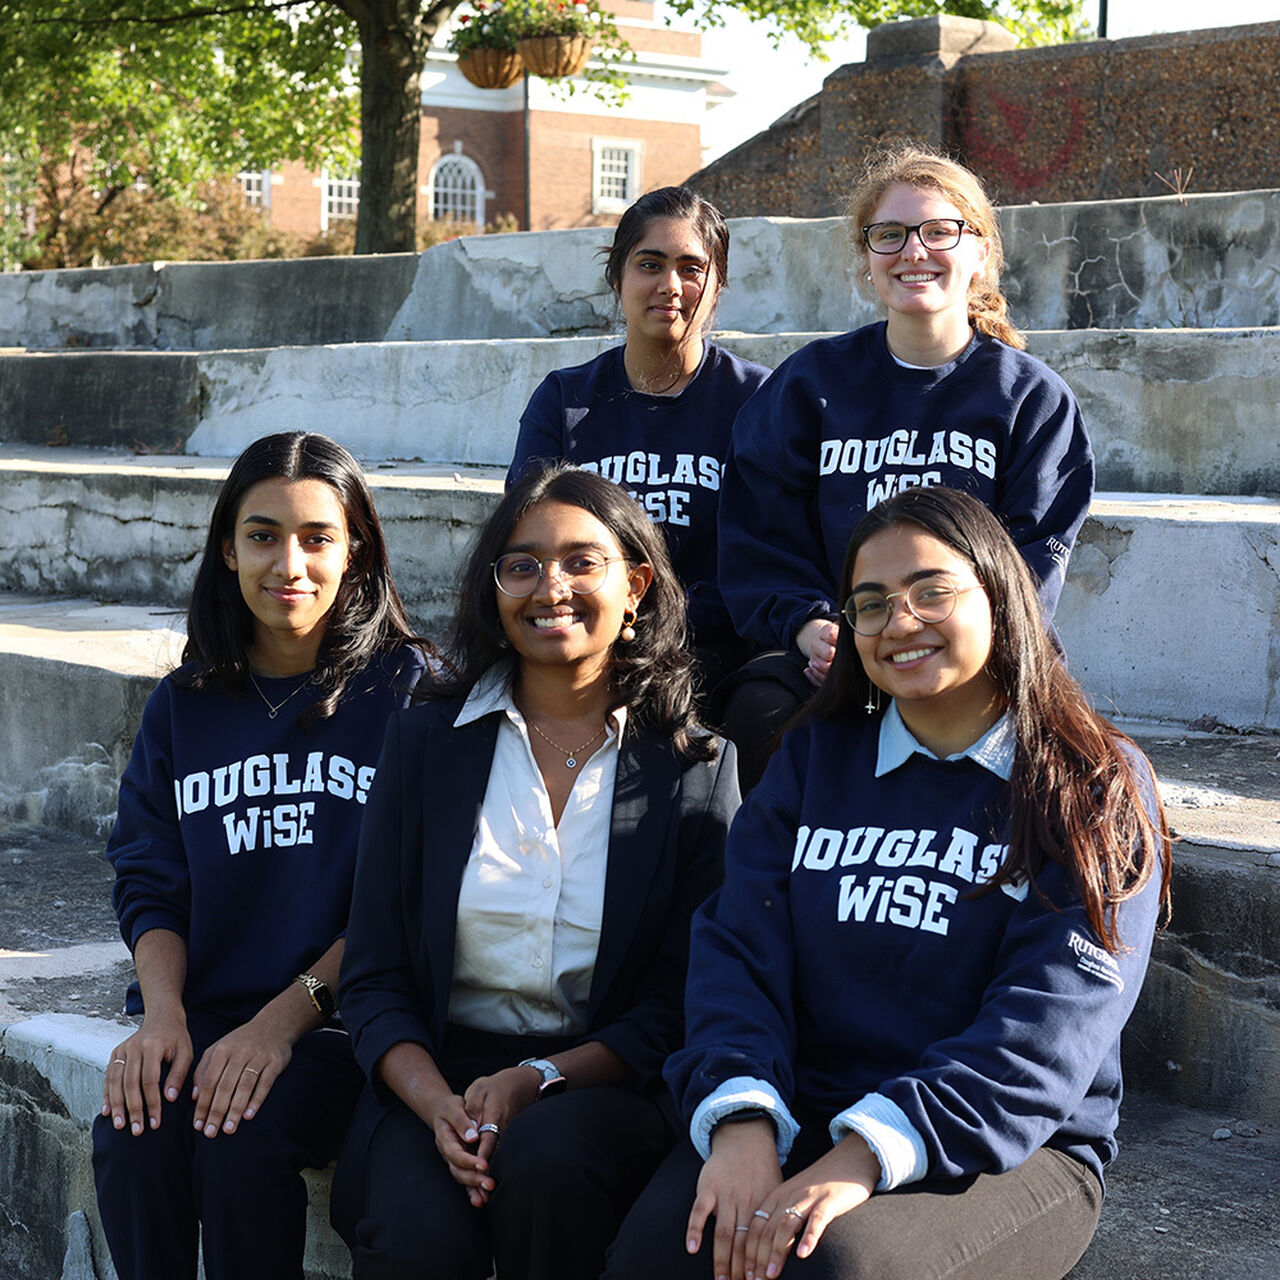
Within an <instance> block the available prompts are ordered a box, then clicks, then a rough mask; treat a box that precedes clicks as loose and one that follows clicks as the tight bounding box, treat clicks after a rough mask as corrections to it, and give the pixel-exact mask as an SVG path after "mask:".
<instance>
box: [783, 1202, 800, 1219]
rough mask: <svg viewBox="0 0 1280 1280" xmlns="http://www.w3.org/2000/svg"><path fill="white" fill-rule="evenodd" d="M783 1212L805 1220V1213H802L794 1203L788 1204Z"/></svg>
mask: <svg viewBox="0 0 1280 1280" xmlns="http://www.w3.org/2000/svg"><path fill="white" fill-rule="evenodd" d="M782 1212H783V1213H785V1214H787V1215H788V1216H789V1217H792V1218H799V1219H800V1221H801V1222H803V1221H804V1214H803V1213H801V1212H800V1210H799V1209H797V1208H796V1207H795V1205H793V1204H790V1205H788V1206H787V1207H786V1208H785V1209H783V1211H782Z"/></svg>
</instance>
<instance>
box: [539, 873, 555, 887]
mask: <svg viewBox="0 0 1280 1280" xmlns="http://www.w3.org/2000/svg"><path fill="white" fill-rule="evenodd" d="M554 883H555V881H554V880H552V878H551V877H550V876H548V877H547V878H546V879H545V880H544V881H543V882H542V887H543V888H544V889H550V888H551V886H552V885H553V884H554Z"/></svg>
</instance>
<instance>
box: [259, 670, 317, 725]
mask: <svg viewBox="0 0 1280 1280" xmlns="http://www.w3.org/2000/svg"><path fill="white" fill-rule="evenodd" d="M249 680H250V681H251V682H252V684H253V687H254V688H255V689H257V691H258V697H260V698H261V699H262V700H263V702H265V703H266V704H267V719H269V720H274V719H275V718H276V716H278V715H279V714H280V708H281V707H283V706H284V704H285V703H286V702H288V701H289V699H290V698H293V697H296V696H297V695H298V694H299V693H301V692H302V691H303V689H305V688H306V687H307V685H309V684H310V683H311V681H312V675H311V674H310V673H308V674H307V675H306V676H305V677H304V679H303V681H302V683H301V684H300V685H298V687H297V688H296V689H294V690H293V692H292V693H289V694H286V695H285V696H284V697H283V698H281V699H280V701H279V702H277V703H275V704H272V701H271V699H270V698H268V697H267V695H266V694H265V693H263V692H262V686H261V685H260V684H259V683H258V680H257V677H256V676H255V675H254V674H253V672H252V671H250V672H249Z"/></svg>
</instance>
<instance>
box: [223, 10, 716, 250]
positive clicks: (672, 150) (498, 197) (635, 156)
mask: <svg viewBox="0 0 1280 1280" xmlns="http://www.w3.org/2000/svg"><path fill="white" fill-rule="evenodd" d="M606 7H607V8H609V9H611V10H612V11H613V12H614V13H615V14H616V15H617V17H618V29H619V31H620V32H621V33H622V36H623V38H624V39H625V40H626V41H627V42H628V44H630V45H631V47H632V49H633V50H634V51H635V55H636V57H635V61H634V63H632V64H630V65H629V67H628V78H629V80H630V95H631V96H630V100H629V101H628V102H627V103H626V104H625V105H624V106H622V107H609V106H606V105H605V104H604V103H603V102H602V101H601V100H600V99H599V98H598V97H596V96H595V95H594V94H592V93H590V92H589V91H588V89H587V83H586V82H585V81H582V80H578V81H577V82H576V83H575V86H574V92H573V93H571V94H570V93H566V91H565V90H564V89H563V88H555V87H553V86H552V85H550V84H549V83H548V82H547V81H545V80H541V79H538V78H537V77H532V76H531V77H528V78H527V79H526V80H525V81H522V82H520V83H517V84H515V85H513V86H512V87H511V88H509V89H498V90H493V89H477V88H476V87H475V86H474V85H472V84H470V83H469V82H468V81H467V80H466V79H465V78H464V77H463V75H462V73H461V72H460V71H459V70H458V68H457V63H456V59H455V57H454V55H453V54H451V53H449V52H447V51H446V50H445V49H444V39H443V38H441V39H440V40H438V41H437V44H436V46H434V47H433V48H432V50H431V52H430V53H429V54H428V57H427V65H426V69H425V71H424V73H423V77H422V139H421V143H420V150H419V160H418V174H419V186H418V217H419V221H420V222H425V221H427V220H429V219H433V218H437V219H446V218H452V219H454V220H457V221H462V222H469V223H473V224H476V225H478V226H484V225H485V224H486V223H489V222H493V221H494V219H495V218H498V217H501V216H503V215H508V216H510V217H513V218H515V220H516V222H517V223H518V225H519V226H520V227H521V228H522V229H529V228H532V229H534V230H546V229H549V228H553V227H581V226H598V225H603V224H611V223H613V222H616V221H617V218H618V214H619V213H621V212H622V210H623V209H625V208H626V206H627V205H628V204H630V203H631V201H632V200H634V199H635V197H636V196H638V195H640V194H641V193H643V192H645V191H648V190H650V189H651V188H653V187H659V186H664V185H666V184H668V183H676V182H681V181H683V179H684V178H686V177H687V176H688V175H689V174H691V173H693V172H694V171H695V170H697V169H698V168H700V167H701V165H702V120H703V118H704V117H705V115H706V113H707V112H708V111H709V110H711V109H713V108H714V107H715V106H716V105H717V104H718V103H719V102H721V101H723V100H724V99H725V98H726V97H727V96H728V90H726V89H725V88H724V87H723V86H722V85H720V84H719V83H718V81H717V77H718V76H721V75H723V74H724V70H723V69H717V68H712V67H709V66H708V65H707V64H706V63H705V62H704V61H703V59H702V37H701V35H700V34H698V33H697V32H692V31H681V30H677V29H674V28H671V27H668V26H667V25H666V24H665V23H662V22H660V21H657V20H655V18H654V5H653V3H651V0H607V4H606ZM526 135H527V138H528V144H527V152H526V141H525V139H526ZM526 154H527V157H528V187H527V190H526V184H525V163H526ZM240 181H241V183H242V185H243V186H244V188H245V194H246V196H247V197H248V198H249V200H250V201H251V202H252V203H254V204H257V205H261V206H263V207H266V208H268V209H269V210H270V216H271V222H272V224H273V225H274V226H276V227H278V228H280V229H281V230H284V231H296V232H300V233H302V234H306V235H310V234H314V233H315V232H317V231H326V230H328V229H329V228H330V227H331V226H332V225H333V223H335V222H337V221H340V220H342V219H349V218H353V217H354V216H355V212H356V205H357V202H358V199H359V183H358V181H355V180H353V179H351V178H349V177H348V176H346V175H342V174H333V173H324V172H322V173H320V174H316V173H314V172H312V171H310V170H308V169H306V168H305V167H304V166H302V165H300V164H293V163H290V164H283V165H280V166H279V167H277V168H275V169H273V170H271V171H270V172H269V173H249V174H241V175H240ZM526 198H527V200H528V208H527V209H526V207H525V204H526Z"/></svg>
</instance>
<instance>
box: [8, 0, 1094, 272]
mask: <svg viewBox="0 0 1280 1280" xmlns="http://www.w3.org/2000/svg"><path fill="white" fill-rule="evenodd" d="M458 3H459V0H298V2H294V0H0V160H2V161H3V164H4V168H3V179H4V188H5V189H4V193H3V196H4V199H3V206H4V212H5V218H4V224H3V229H2V230H0V255H3V254H4V252H5V250H6V248H7V247H8V246H10V245H11V244H12V243H13V242H14V241H15V240H22V239H23V228H22V227H21V226H20V225H18V224H20V223H21V221H22V218H21V216H20V215H21V213H22V211H23V210H25V209H30V208H32V207H35V208H37V209H38V211H39V228H38V232H37V234H38V235H39V236H40V237H41V238H42V239H43V241H44V243H45V244H46V245H47V246H49V245H55V244H56V243H57V238H58V234H59V229H60V220H61V219H63V218H65V217H66V216H67V213H66V211H67V210H68V209H69V208H70V207H71V205H72V203H73V202H79V203H78V205H77V208H78V210H79V216H80V217H82V218H83V217H84V216H85V215H84V213H83V206H84V203H85V202H86V201H87V200H93V201H96V202H97V206H100V210H99V211H100V213H103V214H105V212H106V211H107V210H109V208H110V206H111V205H112V203H113V202H116V201H119V200H120V199H121V198H122V197H123V196H124V193H125V192H126V191H128V190H130V189H132V188H135V187H137V186H140V185H143V184H145V186H146V187H147V188H148V189H150V190H152V191H154V192H156V193H157V194H158V195H160V196H165V197H169V198H172V199H176V200H178V201H184V200H185V201H187V202H193V201H197V200H198V197H197V195H196V192H197V189H198V187H199V184H200V183H202V182H207V181H209V180H212V179H214V178H215V177H217V176H219V175H222V176H225V175H227V174H233V173H236V172H238V171H239V170H241V169H257V168H266V167H268V166H270V165H271V164H273V163H278V162H279V161H282V160H291V159H297V160H301V161H304V162H305V163H307V164H308V165H310V166H311V167H313V168H319V167H321V165H323V164H328V165H330V166H333V167H336V168H339V169H346V170H347V171H351V170H353V169H354V168H355V163H354V155H355V147H356V143H355V138H356V136H357V134H356V124H357V121H358V125H359V134H358V136H359V138H360V142H359V147H360V164H359V168H360V174H361V184H362V187H361V204H360V214H359V220H358V223H357V230H356V250H357V252H386V251H394V250H412V249H413V248H414V247H415V245H416V230H415V221H416V213H417V185H418V144H419V135H420V110H419V102H420V85H421V76H422V70H423V67H424V65H425V63H426V57H427V49H428V47H429V45H430V44H431V41H432V39H433V38H434V37H435V36H436V34H437V33H438V32H439V30H440V29H441V27H442V26H443V25H444V23H445V22H446V21H447V20H448V18H449V16H450V15H451V14H452V13H453V11H454V9H455V8H456V7H457V6H458ZM669 3H670V4H671V7H672V8H673V9H674V10H675V11H676V12H677V13H681V14H685V13H688V14H692V15H693V16H694V17H695V19H697V20H698V21H700V22H701V23H703V24H704V25H714V24H715V23H716V22H717V21H722V20H723V16H724V14H725V13H727V12H728V11H729V10H738V11H740V12H743V13H745V14H746V15H747V16H748V17H750V18H753V19H759V20H760V21H763V22H765V23H766V24H768V25H769V27H770V29H771V30H772V31H773V33H774V34H775V35H776V36H777V37H778V38H781V37H782V36H783V35H784V34H790V35H793V36H796V37H798V38H799V39H800V40H801V41H803V42H804V43H806V44H807V45H808V46H809V47H810V48H811V49H813V50H814V51H815V52H820V51H821V48H822V45H823V43H824V42H825V41H826V40H827V39H829V38H830V37H831V36H832V35H834V34H836V33H837V32H840V31H847V30H849V29H850V28H852V27H854V26H857V25H861V26H864V27H871V26H875V25H877V24H879V23H881V22H884V21H889V20H891V19H894V18H900V17H922V16H927V15H930V14H935V13H951V14H957V15H960V16H964V17H973V18H993V19H995V20H997V21H1000V22H1002V23H1004V24H1005V25H1006V26H1009V27H1011V28H1013V29H1014V30H1017V31H1018V32H1019V33H1020V34H1021V35H1022V37H1023V38H1024V40H1026V41H1027V42H1029V43H1049V42H1052V41H1055V40H1062V39H1066V38H1068V36H1069V35H1070V34H1071V33H1072V32H1073V31H1074V30H1075V29H1077V28H1078V27H1079V25H1080V5H1081V0H669ZM357 90H358V92H357ZM37 177H38V179H39V181H38V183H37V182H36V179H37ZM27 197H31V198H30V199H27ZM42 252H43V251H42ZM46 256H47V254H46ZM54 257H55V259H56V254H55V255H54Z"/></svg>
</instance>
